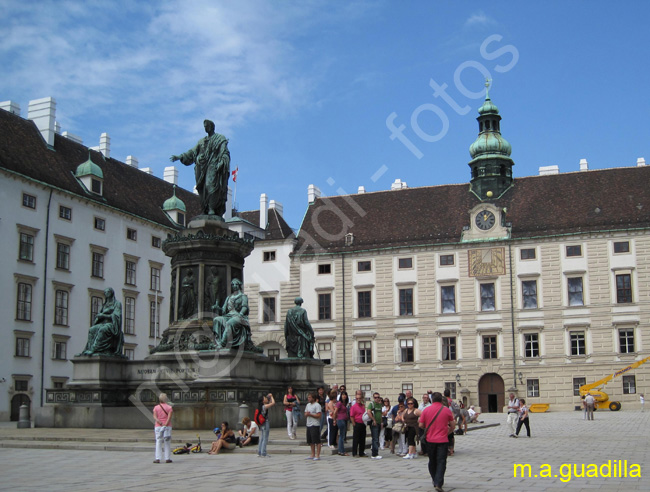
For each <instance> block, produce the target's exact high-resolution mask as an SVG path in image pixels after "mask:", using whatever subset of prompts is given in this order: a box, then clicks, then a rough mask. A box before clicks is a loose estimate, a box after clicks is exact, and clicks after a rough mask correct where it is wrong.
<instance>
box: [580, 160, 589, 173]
mask: <svg viewBox="0 0 650 492" xmlns="http://www.w3.org/2000/svg"><path fill="white" fill-rule="evenodd" d="M580 170H581V171H589V163H588V162H587V159H580Z"/></svg>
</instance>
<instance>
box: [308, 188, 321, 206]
mask: <svg viewBox="0 0 650 492" xmlns="http://www.w3.org/2000/svg"><path fill="white" fill-rule="evenodd" d="M316 198H320V188H319V187H318V186H314V185H313V184H311V185H309V187H308V188H307V201H308V202H309V203H314V202H315V201H316Z"/></svg>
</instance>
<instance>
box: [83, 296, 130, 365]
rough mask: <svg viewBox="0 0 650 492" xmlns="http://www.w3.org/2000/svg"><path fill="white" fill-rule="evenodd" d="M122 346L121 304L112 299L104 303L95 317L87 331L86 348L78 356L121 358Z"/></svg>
mask: <svg viewBox="0 0 650 492" xmlns="http://www.w3.org/2000/svg"><path fill="white" fill-rule="evenodd" d="M123 346H124V333H123V332H122V303H121V302H120V301H117V300H115V298H113V299H112V300H107V301H106V302H104V305H103V306H102V309H101V311H99V313H97V316H95V324H94V325H93V326H91V327H90V330H89V331H88V343H86V348H85V349H84V351H83V352H82V353H81V354H79V355H95V354H97V355H117V356H122V348H123Z"/></svg>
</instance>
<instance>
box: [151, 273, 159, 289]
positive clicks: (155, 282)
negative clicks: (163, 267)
mask: <svg viewBox="0 0 650 492" xmlns="http://www.w3.org/2000/svg"><path fill="white" fill-rule="evenodd" d="M150 288H151V290H157V291H158V292H160V268H156V267H151V279H150Z"/></svg>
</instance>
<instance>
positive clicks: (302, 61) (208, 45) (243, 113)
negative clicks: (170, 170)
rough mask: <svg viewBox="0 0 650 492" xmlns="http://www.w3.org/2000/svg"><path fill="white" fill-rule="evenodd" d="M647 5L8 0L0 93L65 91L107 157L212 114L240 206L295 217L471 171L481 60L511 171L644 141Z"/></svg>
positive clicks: (1, 14) (645, 152)
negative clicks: (320, 205)
mask: <svg viewBox="0 0 650 492" xmlns="http://www.w3.org/2000/svg"><path fill="white" fill-rule="evenodd" d="M617 5H618V7H617ZM649 17H650V3H648V2H642V1H635V2H633V1H630V2H626V3H625V4H624V7H622V6H621V4H617V3H615V2H611V1H607V2H606V1H599V0H591V1H573V2H566V1H559V0H558V1H553V0H550V1H546V2H519V1H498V0H495V1H492V2H485V1H471V0H468V1H464V2H447V1H433V0H413V1H406V0H403V1H402V0H401V1H398V0H384V1H381V0H378V1H342V0H341V1H334V0H330V1H310V0H302V1H291V0H283V1H281V0H276V1H270V0H237V1H234V0H233V1H219V0H212V1H198V0H197V1H192V0H178V1H176V0H160V1H138V2H134V1H130V0H127V1H122V0H108V1H92V0H91V1H84V2H80V1H76V0H75V1H47V0H38V1H35V0H20V1H14V0H0V33H2V35H1V36H0V66H2V68H3V70H2V72H3V74H2V77H0V101H6V100H12V101H15V102H17V103H19V104H20V106H21V109H22V115H23V116H24V117H26V116H27V107H28V103H29V101H30V100H33V99H39V98H42V97H49V96H52V97H54V98H55V99H56V102H57V113H56V114H57V121H58V122H59V123H60V125H61V129H62V131H68V132H70V133H72V134H75V135H78V136H80V137H82V138H83V141H84V144H85V145H88V146H95V145H98V144H99V137H100V134H101V133H103V132H107V133H108V134H109V135H110V137H111V157H114V158H116V159H118V160H121V161H125V160H126V157H127V156H129V155H132V156H135V157H136V158H137V159H138V160H139V165H140V167H150V168H151V169H152V170H153V173H154V175H156V176H158V177H161V178H162V176H163V170H164V168H165V167H166V166H169V165H171V164H170V162H169V156H171V155H172V154H179V153H181V152H184V151H186V150H188V149H190V148H191V147H193V146H194V145H195V144H196V142H197V141H198V140H199V139H200V138H202V137H203V136H204V135H205V133H204V130H203V120H204V119H206V118H207V119H211V120H213V121H214V122H215V124H216V130H217V132H218V133H222V134H224V135H225V136H226V137H227V138H228V139H229V148H230V153H231V159H232V160H231V168H232V169H234V168H238V169H239V173H238V179H237V184H236V196H235V201H236V205H237V208H238V209H239V210H253V209H257V208H259V198H260V194H262V193H266V194H267V195H268V198H269V199H271V200H276V201H277V202H280V203H282V204H283V206H284V217H285V219H286V220H287V222H288V223H289V225H290V226H291V227H293V228H295V229H297V228H299V226H300V223H301V221H302V218H303V216H304V214H305V211H306V209H307V206H308V202H307V189H308V186H309V185H310V184H314V185H316V186H317V187H319V188H320V190H321V192H322V194H323V195H324V196H332V195H342V194H350V193H356V192H357V189H358V187H359V186H364V187H365V189H366V191H367V192H372V191H382V190H387V189H390V187H391V183H393V182H394V181H395V180H396V179H401V180H402V181H404V182H406V183H407V185H408V186H409V187H420V186H432V185H441V184H452V183H467V182H468V181H469V179H470V171H469V167H468V165H467V163H468V162H469V161H470V156H469V152H468V148H469V146H470V145H471V143H472V142H473V141H474V139H475V138H476V136H477V132H478V123H477V122H476V119H475V118H476V116H477V115H478V113H477V109H478V108H479V107H480V106H481V104H482V102H483V100H484V98H485V80H486V78H487V79H489V80H490V81H491V82H490V83H491V87H490V89H489V93H490V97H491V99H492V101H493V102H494V103H495V104H496V105H497V106H498V108H499V111H500V114H501V116H502V118H503V119H502V122H501V132H502V135H503V136H504V137H505V138H506V140H508V141H509V142H510V144H511V145H512V149H513V150H512V158H513V160H514V162H515V167H514V171H513V172H514V175H515V177H523V176H531V175H536V174H538V168H539V167H540V166H550V165H557V166H559V169H560V172H573V171H577V170H578V169H579V161H580V159H583V158H584V159H587V160H588V163H589V168H590V169H602V168H610V167H621V166H635V165H636V160H637V158H638V157H647V158H648V159H649V160H650V149H649V146H650V140H649V139H648V136H649V135H650V119H649V118H648V117H647V115H648V114H650V92H649V91H648V81H649V80H650V65H649V64H648V60H650V42H648V34H647V19H648V18H649ZM0 138H2V136H1V135H0ZM176 165H178V166H179V167H180V169H179V184H180V185H181V186H183V187H185V188H188V189H192V187H193V186H194V172H193V169H192V168H190V167H184V166H182V165H181V164H180V163H176ZM231 186H234V185H233V183H231ZM164 198H166V197H163V199H164ZM543 205H544V204H540V206H543Z"/></svg>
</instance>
